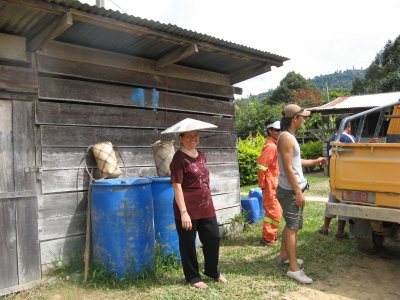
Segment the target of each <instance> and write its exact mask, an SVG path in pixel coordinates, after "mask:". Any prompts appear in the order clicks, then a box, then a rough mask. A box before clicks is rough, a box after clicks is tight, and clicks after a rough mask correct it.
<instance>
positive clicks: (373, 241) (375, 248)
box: [357, 232, 385, 254]
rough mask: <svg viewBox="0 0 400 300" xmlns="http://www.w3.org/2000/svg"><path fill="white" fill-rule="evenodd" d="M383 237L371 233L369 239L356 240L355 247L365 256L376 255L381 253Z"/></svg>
mask: <svg viewBox="0 0 400 300" xmlns="http://www.w3.org/2000/svg"><path fill="white" fill-rule="evenodd" d="M384 239H385V237H384V236H383V235H380V234H377V233H375V232H372V234H371V236H370V238H367V239H362V238H357V246H358V249H359V250H360V251H361V252H364V253H367V254H378V253H380V252H382V250H383V248H384V246H383V242H384Z"/></svg>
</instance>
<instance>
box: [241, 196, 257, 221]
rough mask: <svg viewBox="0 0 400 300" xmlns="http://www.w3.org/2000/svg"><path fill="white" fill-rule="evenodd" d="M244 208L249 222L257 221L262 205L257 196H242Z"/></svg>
mask: <svg viewBox="0 0 400 300" xmlns="http://www.w3.org/2000/svg"><path fill="white" fill-rule="evenodd" d="M240 203H241V205H242V210H243V211H244V212H245V213H246V215H247V217H246V220H247V222H249V223H250V224H251V223H255V222H257V221H258V219H259V218H260V206H259V204H258V199H257V198H256V197H249V198H241V199H240Z"/></svg>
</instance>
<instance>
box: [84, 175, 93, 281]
mask: <svg viewBox="0 0 400 300" xmlns="http://www.w3.org/2000/svg"><path fill="white" fill-rule="evenodd" d="M89 175H91V176H90V177H91V178H93V169H92V170H91V171H90V174H89ZM91 178H90V179H89V188H88V195H87V207H86V244H85V252H84V254H83V260H84V262H85V270H84V274H83V283H85V284H86V282H87V278H88V273H89V265H90V249H91V247H90V245H91V239H92V228H91V222H92V219H91V214H92V179H91Z"/></svg>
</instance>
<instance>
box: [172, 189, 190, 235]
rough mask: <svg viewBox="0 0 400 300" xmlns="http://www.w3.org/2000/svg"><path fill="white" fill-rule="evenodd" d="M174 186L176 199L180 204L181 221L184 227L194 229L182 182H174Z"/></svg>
mask: <svg viewBox="0 0 400 300" xmlns="http://www.w3.org/2000/svg"><path fill="white" fill-rule="evenodd" d="M172 187H173V188H174V193H175V201H176V204H177V205H178V208H179V212H180V214H181V222H182V228H184V229H187V230H191V229H192V220H191V219H190V216H189V214H188V212H187V210H186V204H185V199H184V197H183V191H182V185H181V184H180V183H172Z"/></svg>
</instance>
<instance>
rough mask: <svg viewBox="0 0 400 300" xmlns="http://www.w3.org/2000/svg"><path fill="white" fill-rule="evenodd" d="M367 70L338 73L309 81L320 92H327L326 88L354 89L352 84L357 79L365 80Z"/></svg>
mask: <svg viewBox="0 0 400 300" xmlns="http://www.w3.org/2000/svg"><path fill="white" fill-rule="evenodd" d="M364 76H365V70H356V69H353V70H345V71H336V72H335V73H332V74H327V75H320V76H316V77H314V78H312V79H308V81H309V82H310V83H312V84H313V85H314V86H315V87H316V88H318V89H319V90H320V91H325V90H326V86H328V88H346V89H351V88H352V82H353V80H354V79H355V78H357V77H359V78H364Z"/></svg>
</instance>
